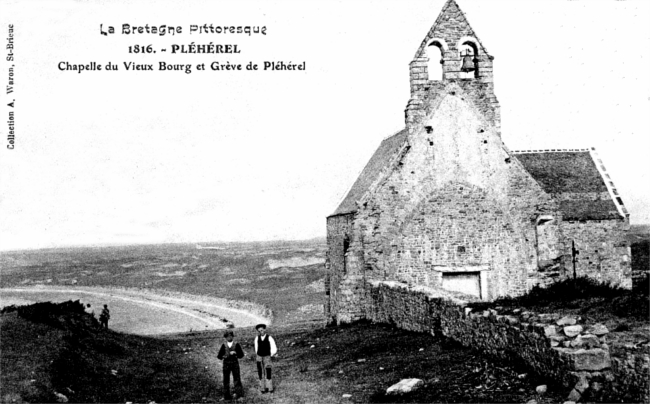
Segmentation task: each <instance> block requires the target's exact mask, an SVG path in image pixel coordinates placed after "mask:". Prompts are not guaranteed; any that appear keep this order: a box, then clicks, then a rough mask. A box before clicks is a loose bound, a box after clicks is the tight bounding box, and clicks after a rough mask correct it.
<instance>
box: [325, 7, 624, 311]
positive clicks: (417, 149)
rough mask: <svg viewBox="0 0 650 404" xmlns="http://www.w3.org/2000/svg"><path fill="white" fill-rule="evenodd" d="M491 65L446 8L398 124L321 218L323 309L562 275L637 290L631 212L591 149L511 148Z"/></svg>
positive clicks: (476, 293) (426, 44)
mask: <svg viewBox="0 0 650 404" xmlns="http://www.w3.org/2000/svg"><path fill="white" fill-rule="evenodd" d="M493 59H494V58H493V56H491V55H490V54H489V53H488V52H487V50H486V49H485V47H484V46H483V44H482V43H481V41H480V40H479V38H478V36H477V35H476V33H475V32H474V30H473V29H472V27H471V26H470V25H469V23H468V21H467V18H466V16H465V14H464V13H463V12H462V11H461V9H460V8H459V7H458V4H457V3H456V1H454V0H448V1H447V2H446V3H445V5H444V6H443V9H442V11H441V13H440V15H439V16H438V18H437V19H436V21H435V23H434V24H433V27H432V28H431V29H430V30H429V32H428V34H427V35H426V37H425V38H424V40H423V41H422V43H421V44H420V46H419V48H418V49H417V52H416V53H415V57H414V58H413V60H412V61H411V63H410V85H411V98H410V100H409V101H408V103H407V105H406V111H405V121H406V122H405V128H404V129H403V130H401V131H400V132H398V133H395V134H394V135H392V136H390V137H388V138H385V139H384V140H383V141H382V142H381V144H380V145H379V147H378V148H377V150H376V151H375V153H374V155H373V156H372V158H371V159H370V161H369V162H368V163H367V165H366V166H365V168H364V169H363V171H362V172H361V174H360V175H359V177H358V179H357V180H356V181H355V182H354V184H353V185H352V187H351V188H350V190H349V192H348V193H347V195H346V196H345V197H344V198H343V200H342V202H341V203H340V205H339V206H338V208H336V210H335V211H334V213H332V215H330V216H329V217H327V245H328V249H327V259H326V268H327V276H326V295H327V303H326V314H327V316H328V317H329V318H330V319H336V320H337V321H351V320H355V319H358V318H360V316H361V307H362V305H363V304H364V293H365V292H364V289H365V285H366V282H368V281H370V280H391V281H396V282H402V283H405V284H408V285H410V286H414V287H417V286H424V287H428V288H438V289H443V290H448V291H452V292H457V293H461V294H463V295H467V296H473V298H475V299H480V300H494V299H496V298H497V297H500V296H506V295H511V296H516V295H520V294H523V293H525V292H526V291H528V290H529V289H531V288H532V287H533V286H535V285H542V286H544V285H547V284H549V283H550V282H553V281H554V280H556V279H562V278H565V277H573V276H589V277H593V278H596V279H598V280H601V281H609V282H611V283H613V284H616V285H621V286H623V287H631V286H632V280H631V268H630V247H629V243H628V242H627V241H626V239H625V234H626V232H627V231H628V230H629V214H628V212H627V210H626V208H625V207H624V205H623V201H622V199H621V197H620V195H619V194H618V192H617V190H616V188H615V186H614V184H613V183H612V181H611V179H610V177H609V175H608V174H607V172H606V171H605V168H604V166H603V163H602V161H601V160H600V159H599V158H598V156H597V155H596V152H595V150H594V149H593V148H590V149H569V150H566V149H565V150H560V149H550V150H523V151H511V150H509V149H508V147H507V146H506V145H505V144H504V143H503V141H502V139H501V125H500V119H501V116H500V107H499V102H498V100H497V97H496V96H495V93H494V82H493V75H492V72H493Z"/></svg>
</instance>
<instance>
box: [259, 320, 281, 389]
mask: <svg viewBox="0 0 650 404" xmlns="http://www.w3.org/2000/svg"><path fill="white" fill-rule="evenodd" d="M255 329H256V330H257V334H258V336H257V338H255V356H256V358H257V375H258V376H259V378H260V391H261V392H262V393H266V392H269V391H270V392H271V393H272V392H273V380H272V379H271V373H272V367H273V366H272V364H271V357H272V356H275V354H276V353H277V352H278V348H277V347H276V345H275V341H274V340H273V337H271V336H270V335H266V324H258V325H256V326H255ZM265 380H266V386H265V385H264V383H265Z"/></svg>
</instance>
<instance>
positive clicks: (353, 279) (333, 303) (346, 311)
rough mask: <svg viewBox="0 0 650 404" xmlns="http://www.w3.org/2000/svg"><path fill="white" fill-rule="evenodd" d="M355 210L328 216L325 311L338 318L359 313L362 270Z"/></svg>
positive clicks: (346, 318)
mask: <svg viewBox="0 0 650 404" xmlns="http://www.w3.org/2000/svg"><path fill="white" fill-rule="evenodd" d="M353 220H354V214H353V213H351V214H347V215H338V216H330V217H328V218H327V252H326V258H325V269H326V285H325V289H326V293H327V294H328V298H327V300H326V303H325V315H326V317H327V318H328V319H330V320H336V321H337V322H341V321H344V322H349V321H354V320H357V319H359V318H361V317H362V311H361V308H360V307H361V299H363V297H364V292H363V273H362V269H361V265H360V256H362V253H361V254H360V252H359V242H358V240H357V239H356V237H355V234H354V233H353V232H352V223H353Z"/></svg>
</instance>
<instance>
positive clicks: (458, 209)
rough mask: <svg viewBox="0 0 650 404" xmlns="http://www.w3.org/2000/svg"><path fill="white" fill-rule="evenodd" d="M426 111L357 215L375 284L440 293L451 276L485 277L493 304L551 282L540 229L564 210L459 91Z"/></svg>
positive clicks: (446, 91)
mask: <svg viewBox="0 0 650 404" xmlns="http://www.w3.org/2000/svg"><path fill="white" fill-rule="evenodd" d="M421 108H422V110H423V111H424V112H425V113H424V115H422V116H420V117H419V118H418V119H417V120H416V121H414V122H413V127H412V128H411V133H409V135H408V137H407V139H406V141H405V145H404V147H403V149H402V150H403V152H402V153H401V154H398V156H396V157H395V159H394V160H392V161H391V162H390V164H388V165H387V166H386V167H385V169H384V171H383V172H382V173H381V175H380V177H379V178H378V179H377V181H376V183H375V184H373V186H372V187H371V188H370V190H369V191H368V192H367V195H366V196H365V197H364V198H363V199H362V201H361V204H360V206H359V209H358V211H357V213H356V215H355V220H354V222H353V226H352V233H353V234H355V236H354V238H355V239H356V240H359V242H360V243H361V244H360V246H361V250H362V252H363V255H360V257H361V259H362V260H363V265H362V268H363V269H364V271H365V272H364V274H365V276H366V278H367V279H396V280H402V281H405V282H408V283H409V284H411V285H416V284H419V285H425V286H434V287H435V286H440V284H441V282H442V278H443V276H444V272H470V273H474V272H481V271H484V272H485V273H484V274H482V275H481V276H482V278H481V279H482V280H483V282H484V283H483V284H482V285H481V288H482V289H483V290H484V293H483V294H484V298H486V299H493V298H496V297H497V296H503V295H518V294H522V293H524V292H526V291H527V290H528V289H529V288H530V287H531V286H532V285H534V284H537V283H539V282H540V279H542V278H543V274H542V275H539V274H536V271H537V255H536V235H535V226H536V219H537V218H538V217H539V216H540V215H552V216H554V217H558V218H559V217H561V216H560V214H559V212H558V211H557V204H556V203H555V202H554V201H553V200H552V199H551V198H550V196H549V195H547V194H546V193H545V192H544V191H543V190H542V189H541V188H540V187H539V185H538V184H537V183H536V182H535V181H534V180H533V179H532V178H531V177H530V175H528V173H527V172H526V171H525V170H524V168H523V167H522V166H521V165H520V164H519V163H518V162H517V161H516V160H515V159H511V158H510V155H509V153H508V151H507V149H506V147H505V146H504V145H503V142H502V141H501V139H500V137H499V134H498V131H497V129H496V127H495V126H494V125H493V124H492V123H491V122H490V120H487V119H485V118H484V117H483V114H482V112H481V111H479V110H478V109H477V107H476V106H475V104H474V103H473V102H472V101H471V100H470V99H469V96H468V94H467V93H465V91H464V90H463V89H462V88H461V87H460V86H458V85H457V84H455V83H446V84H445V85H444V88H442V87H441V92H440V94H438V95H437V96H436V98H435V99H432V100H429V103H427V104H423V105H421Z"/></svg>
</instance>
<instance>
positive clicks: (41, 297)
mask: <svg viewBox="0 0 650 404" xmlns="http://www.w3.org/2000/svg"><path fill="white" fill-rule="evenodd" d="M77 299H79V300H81V301H82V302H83V303H84V304H85V303H90V304H91V306H92V307H93V309H94V311H95V316H98V315H99V313H100V311H101V307H102V306H103V305H104V304H107V305H108V307H109V308H110V310H111V321H110V323H109V326H110V328H111V329H114V330H115V331H121V332H128V333H133V334H140V335H158V334H167V333H177V332H186V331H199V330H212V329H221V328H225V327H226V324H227V323H233V324H234V325H235V326H236V327H247V326H252V325H254V324H257V323H269V322H270V321H269V319H268V318H267V317H264V316H261V315H258V314H255V313H251V312H250V311H246V310H243V309H239V308H235V307H229V306H228V305H227V304H228V302H227V301H219V300H218V299H211V298H207V297H203V296H192V295H173V294H162V293H156V292H152V291H148V290H139V289H108V288H90V287H60V286H59V287H57V286H47V287H46V286H38V287H26V288H5V289H0V306H8V305H11V304H29V303H34V302H43V301H52V302H57V301H66V300H77ZM232 303H237V302H232ZM244 306H245V305H244Z"/></svg>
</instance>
